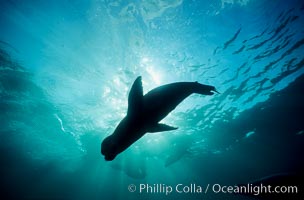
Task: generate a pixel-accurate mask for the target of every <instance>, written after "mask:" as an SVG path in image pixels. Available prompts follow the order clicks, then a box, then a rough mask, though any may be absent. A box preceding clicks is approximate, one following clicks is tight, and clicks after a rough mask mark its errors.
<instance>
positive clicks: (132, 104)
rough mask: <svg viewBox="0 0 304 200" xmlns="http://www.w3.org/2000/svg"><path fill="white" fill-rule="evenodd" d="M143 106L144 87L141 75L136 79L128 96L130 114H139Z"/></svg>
mask: <svg viewBox="0 0 304 200" xmlns="http://www.w3.org/2000/svg"><path fill="white" fill-rule="evenodd" d="M142 107H143V87H142V82H141V76H139V77H137V78H136V80H135V81H134V83H133V85H132V88H131V90H130V93H129V98H128V114H127V115H128V116H131V117H132V116H135V115H137V114H139V113H140V112H141V110H142Z"/></svg>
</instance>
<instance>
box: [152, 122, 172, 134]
mask: <svg viewBox="0 0 304 200" xmlns="http://www.w3.org/2000/svg"><path fill="white" fill-rule="evenodd" d="M176 129H177V128H176V127H172V126H169V125H167V124H160V123H158V124H156V125H154V126H151V127H149V129H148V132H149V133H155V132H162V131H172V130H176Z"/></svg>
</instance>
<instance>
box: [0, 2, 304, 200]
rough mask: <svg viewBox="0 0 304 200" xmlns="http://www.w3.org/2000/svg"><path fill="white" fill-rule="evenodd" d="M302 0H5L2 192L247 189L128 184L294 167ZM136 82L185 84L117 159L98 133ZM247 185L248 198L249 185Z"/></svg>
mask: <svg viewBox="0 0 304 200" xmlns="http://www.w3.org/2000/svg"><path fill="white" fill-rule="evenodd" d="M303 24H304V4H303V2H302V1H300V0H298V1H297V0H292V1H283V0H279V1H266V0H208V1H197V0H168V1H165V0H137V1H132V0H126V1H122V0H117V1H114V0H90V1H84V0H76V1H69V0H63V1H55V0H54V1H21V0H1V1H0V27H1V31H0V96H1V99H0V111H1V112H0V120H1V126H0V142H1V145H0V149H1V156H0V158H1V160H0V161H1V167H0V170H1V171H0V174H1V177H3V178H1V194H0V195H2V196H3V197H4V196H5V197H7V198H8V199H136V198H138V199H245V197H244V196H239V195H229V194H213V193H211V192H210V193H207V194H189V193H187V194H177V193H176V194H171V195H169V196H166V195H164V194H161V193H159V194H155V193H154V194H147V193H143V194H140V193H139V192H138V191H137V192H134V193H130V192H129V191H128V185H129V184H135V185H136V186H138V185H139V184H141V183H148V184H151V185H153V184H166V185H176V184H179V183H181V184H185V185H190V184H191V183H195V184H197V185H202V186H204V187H205V186H206V185H207V184H214V183H218V184H226V185H236V184H240V183H247V182H249V181H252V180H256V179H258V178H261V177H264V176H268V175H271V174H275V173H281V172H293V173H294V172H296V173H298V172H302V168H303V167H304V165H303V164H302V160H303V158H302V156H301V152H303V150H304V149H303V144H304V140H303V130H304V123H303V119H304V116H303V113H304V112H303V110H304V107H303V102H304V101H303V100H304V96H303V92H304V88H303V87H304V76H303V74H304V68H303V65H304V56H303V55H304V28H303V27H304V26H303ZM137 76H142V80H143V89H144V93H147V92H148V91H149V90H151V89H153V88H155V87H157V86H160V85H163V84H167V83H171V82H178V81H198V82H200V83H203V84H209V85H214V86H215V87H216V88H217V90H218V91H219V92H220V94H216V95H213V96H201V95H197V94H195V95H192V96H190V97H189V98H187V99H186V100H185V101H184V102H183V103H181V104H180V105H179V106H178V107H177V108H176V109H175V110H174V111H173V112H172V113H171V114H169V116H167V117H166V118H165V119H164V120H163V123H167V124H169V125H172V126H175V127H178V129H177V130H176V131H171V132H163V133H153V134H151V133H150V134H147V135H145V136H144V137H143V138H141V139H140V140H138V141H137V142H136V143H134V144H133V145H132V146H131V147H130V148H129V149H128V150H126V151H125V152H123V153H122V154H120V155H118V156H117V158H116V159H115V160H114V161H112V162H106V161H104V158H103V157H102V156H101V154H100V143H101V141H102V140H103V139H104V138H105V137H106V136H108V135H110V134H112V132H113V131H114V130H115V127H116V126H117V124H118V123H119V121H120V120H121V119H122V118H123V117H124V116H125V114H126V112H127V103H128V102H127V99H128V92H129V90H130V87H131V85H132V83H133V81H134V80H135V79H136V77H137ZM246 199H249V198H247V197H246Z"/></svg>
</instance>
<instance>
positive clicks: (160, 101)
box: [101, 76, 218, 161]
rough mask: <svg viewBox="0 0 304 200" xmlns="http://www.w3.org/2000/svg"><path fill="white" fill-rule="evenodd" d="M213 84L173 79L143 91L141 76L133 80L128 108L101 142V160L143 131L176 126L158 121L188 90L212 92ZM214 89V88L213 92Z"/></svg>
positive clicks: (126, 144) (116, 152)
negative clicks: (146, 91) (173, 80)
mask: <svg viewBox="0 0 304 200" xmlns="http://www.w3.org/2000/svg"><path fill="white" fill-rule="evenodd" d="M213 92H217V91H216V89H215V87H213V86H210V85H203V84H200V83H198V82H177V83H171V84H167V85H163V86H160V87H157V88H155V89H153V90H151V91H150V92H148V93H147V94H145V95H143V87H142V82H141V76H139V77H137V78H136V80H135V81H134V83H133V85H132V88H131V90H130V93H129V98H128V112H127V115H126V117H124V118H123V119H122V120H121V122H120V123H119V124H118V126H117V127H116V129H115V131H114V133H113V134H112V135H110V136H108V137H107V138H105V139H104V140H103V142H102V143H101V154H102V155H104V156H105V160H107V161H111V160H113V159H114V158H115V157H116V156H117V155H118V154H119V153H121V152H123V151H124V150H126V149H127V148H128V147H129V146H131V145H132V144H133V143H134V142H136V141H137V140H138V139H139V138H141V137H142V136H144V135H145V134H146V133H148V132H149V133H154V132H162V131H171V130H175V129H177V128H175V127H172V126H169V125H166V124H161V123H159V122H160V121H161V120H162V119H163V118H165V117H166V116H167V115H168V114H169V113H170V112H171V111H172V110H174V109H175V108H176V106H177V105H178V104H180V103H181V102H182V101H183V100H184V99H185V98H187V97H188V96H189V95H191V94H192V93H198V94H203V95H213V94H214V93H213ZM217 93H218V92H217Z"/></svg>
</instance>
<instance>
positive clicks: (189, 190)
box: [128, 183, 298, 196]
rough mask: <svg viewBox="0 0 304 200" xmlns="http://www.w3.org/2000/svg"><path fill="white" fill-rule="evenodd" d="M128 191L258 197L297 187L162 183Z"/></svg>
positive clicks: (286, 191) (288, 191)
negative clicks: (248, 195)
mask: <svg viewBox="0 0 304 200" xmlns="http://www.w3.org/2000/svg"><path fill="white" fill-rule="evenodd" d="M128 190H129V192H131V193H134V192H137V193H140V194H164V195H170V194H172V193H177V194H207V193H208V192H212V193H216V194H217V193H227V194H251V195H254V196H258V195H261V194H297V193H298V187H297V186H271V185H263V184H260V185H253V184H249V183H248V184H246V185H234V186H225V185H220V184H207V185H205V186H202V185H198V184H195V183H191V184H176V185H167V184H162V183H157V184H147V183H146V184H139V185H135V184H130V185H129V186H128Z"/></svg>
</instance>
